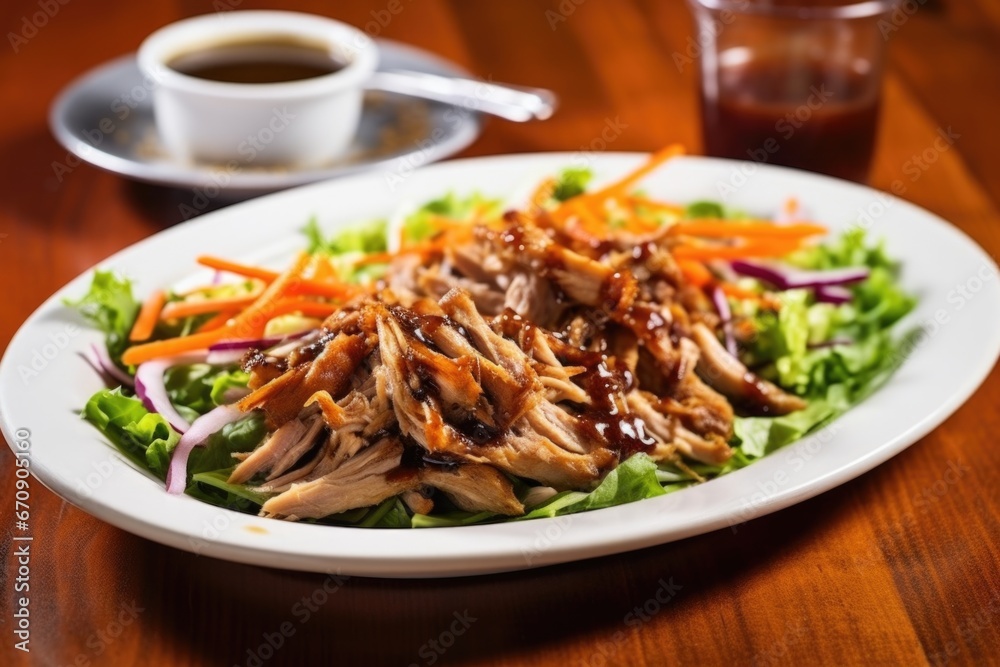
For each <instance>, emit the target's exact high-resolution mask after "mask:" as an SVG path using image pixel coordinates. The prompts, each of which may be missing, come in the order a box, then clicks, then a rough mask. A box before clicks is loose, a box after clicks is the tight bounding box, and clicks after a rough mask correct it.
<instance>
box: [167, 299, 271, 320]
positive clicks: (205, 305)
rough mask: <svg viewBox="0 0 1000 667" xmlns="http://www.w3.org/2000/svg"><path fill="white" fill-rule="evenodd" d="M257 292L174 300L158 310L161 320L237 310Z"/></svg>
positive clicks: (247, 304) (252, 300)
mask: <svg viewBox="0 0 1000 667" xmlns="http://www.w3.org/2000/svg"><path fill="white" fill-rule="evenodd" d="M257 296H258V295H257V294H251V295H249V296H234V297H227V298H222V299H200V300H198V301H175V302H174V303H169V304H167V305H166V306H165V307H164V308H163V310H162V311H161V312H160V319H161V320H173V319H177V318H181V317H191V316H192V315H204V314H206V313H218V312H221V311H234V310H236V311H238V310H240V309H241V308H246V307H247V306H249V305H250V304H251V303H253V302H254V301H255V300H256V299H257Z"/></svg>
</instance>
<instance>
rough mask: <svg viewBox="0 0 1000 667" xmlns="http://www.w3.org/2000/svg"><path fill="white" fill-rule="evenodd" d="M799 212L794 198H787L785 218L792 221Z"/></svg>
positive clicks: (796, 200)
mask: <svg viewBox="0 0 1000 667" xmlns="http://www.w3.org/2000/svg"><path fill="white" fill-rule="evenodd" d="M798 212H799V200H798V199H796V198H795V197H789V198H788V199H786V200H785V217H786V218H787V219H788V220H794V219H795V216H796V215H797V214H798Z"/></svg>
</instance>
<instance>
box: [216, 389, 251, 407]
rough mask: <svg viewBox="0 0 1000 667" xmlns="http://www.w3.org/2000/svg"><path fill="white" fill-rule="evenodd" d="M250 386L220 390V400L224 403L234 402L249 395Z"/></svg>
mask: <svg viewBox="0 0 1000 667" xmlns="http://www.w3.org/2000/svg"><path fill="white" fill-rule="evenodd" d="M251 391H252V390H251V389H250V387H230V388H229V389H227V390H225V391H224V392H222V401H223V403H225V404H226V405H229V404H230V403H235V402H236V401H238V400H240V399H241V398H243V397H244V396H249V395H250V393H251Z"/></svg>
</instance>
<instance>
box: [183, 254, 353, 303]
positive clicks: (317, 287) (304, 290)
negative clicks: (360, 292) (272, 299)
mask: <svg viewBox="0 0 1000 667" xmlns="http://www.w3.org/2000/svg"><path fill="white" fill-rule="evenodd" d="M198 263H199V264H201V265H202V266H207V267H208V268H210V269H216V270H218V271H226V272H228V273H235V274H236V275H239V276H245V277H247V278H257V279H259V280H263V281H264V282H266V283H270V282H272V281H274V280H275V279H277V277H278V273H277V272H275V271H271V270H269V269H264V268H261V267H258V266H247V265H246V264H238V263H236V262H230V261H229V260H225V259H221V258H219V257H211V256H208V255H202V256H201V257H199V258H198ZM294 292H295V293H296V294H315V295H316V296H325V297H329V298H331V299H341V298H349V297H351V296H354V294H356V293H357V290H356V289H354V288H353V287H351V286H348V285H341V284H337V283H335V282H332V281H327V280H316V279H308V278H307V279H301V280H299V281H298V282H297V283H296V285H295V287H294Z"/></svg>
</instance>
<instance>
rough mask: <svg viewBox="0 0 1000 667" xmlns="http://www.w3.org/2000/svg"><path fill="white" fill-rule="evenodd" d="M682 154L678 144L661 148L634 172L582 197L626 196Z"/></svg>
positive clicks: (680, 146)
mask: <svg viewBox="0 0 1000 667" xmlns="http://www.w3.org/2000/svg"><path fill="white" fill-rule="evenodd" d="M683 154H684V147H683V146H682V145H680V144H671V145H669V146H667V147H666V148H661V149H660V150H658V151H656V152H655V153H653V154H652V155H651V156H649V159H648V160H646V162H645V163H643V164H642V166H640V167H639V168H638V169H636V170H635V171H633V172H631V173H629V174H626V175H625V176H624V177H623V178H621V179H619V180H617V181H615V182H614V183H611V184H610V185H606V186H604V187H603V188H601V189H600V190H597V191H596V192H593V193H590V194H589V195H583V196H585V197H588V198H592V199H596V200H602V199H607V198H609V197H611V196H613V195H621V196H624V195H627V194H629V191H631V190H632V189H633V188H634V187H635V186H636V184H637V183H638V182H639V181H641V180H642V179H644V178H645V177H646V176H648V175H649V174H651V173H653V172H654V171H656V170H657V169H659V168H660V167H661V166H662V165H663V164H664V163H666V162H668V161H669V160H671V159H673V158H675V157H677V156H678V155H683Z"/></svg>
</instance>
